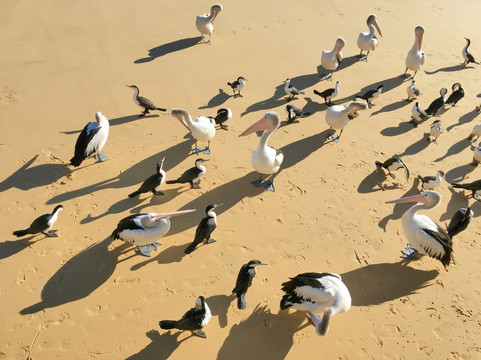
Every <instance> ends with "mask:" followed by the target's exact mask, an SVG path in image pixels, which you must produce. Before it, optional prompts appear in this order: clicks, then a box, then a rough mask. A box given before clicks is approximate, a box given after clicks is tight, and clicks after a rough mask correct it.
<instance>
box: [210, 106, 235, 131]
mask: <svg viewBox="0 0 481 360" xmlns="http://www.w3.org/2000/svg"><path fill="white" fill-rule="evenodd" d="M231 117H232V111H231V110H230V109H227V108H220V109H219V110H217V115H216V116H215V117H214V120H215V123H216V125H219V126H220V128H221V129H222V130H228V129H227V125H224V123H225V122H226V121H227V120H229V119H230V118H231Z"/></svg>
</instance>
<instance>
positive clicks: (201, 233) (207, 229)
mask: <svg viewBox="0 0 481 360" xmlns="http://www.w3.org/2000/svg"><path fill="white" fill-rule="evenodd" d="M220 205H222V204H212V205H209V206H207V207H206V209H205V214H206V215H207V216H206V217H205V218H203V219H202V220H201V221H200V223H199V225H198V226H197V229H196V230H195V237H194V241H192V243H190V244H189V246H187V247H186V248H185V250H184V253H186V254H190V253H191V252H192V251H194V250H195V248H196V247H197V245H199V244H200V243H202V242H204V243H205V244H212V243H213V242H215V240H214V239H211V238H210V236H211V235H212V233H213V232H214V230H215V228H216V227H217V214H216V213H215V212H214V209H215V208H216V207H217V206H220Z"/></svg>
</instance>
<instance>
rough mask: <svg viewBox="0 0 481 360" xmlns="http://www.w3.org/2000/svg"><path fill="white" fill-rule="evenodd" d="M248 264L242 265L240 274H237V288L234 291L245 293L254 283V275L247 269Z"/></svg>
mask: <svg viewBox="0 0 481 360" xmlns="http://www.w3.org/2000/svg"><path fill="white" fill-rule="evenodd" d="M246 268H247V265H242V267H241V269H240V271H239V274H238V275H237V281H236V283H235V288H234V289H233V290H232V292H233V293H236V294H237V293H239V294H242V293H245V292H246V291H247V289H248V288H249V286H251V285H252V279H253V277H252V276H251V275H250V274H249V272H248V271H247V269H246Z"/></svg>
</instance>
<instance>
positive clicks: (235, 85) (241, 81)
mask: <svg viewBox="0 0 481 360" xmlns="http://www.w3.org/2000/svg"><path fill="white" fill-rule="evenodd" d="M246 81H247V79H246V78H245V77H243V76H239V77H238V78H237V80H235V81H233V82H231V83H230V82H228V83H227V85H229V86H230V87H231V88H232V91H234V98H236V97H237V96H240V97H243V96H242V95H241V93H240V92H241V90H242V89H243V88H244V86H246V83H245V82H246ZM236 91H237V94H236V93H235V92H236Z"/></svg>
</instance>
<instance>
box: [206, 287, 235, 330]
mask: <svg viewBox="0 0 481 360" xmlns="http://www.w3.org/2000/svg"><path fill="white" fill-rule="evenodd" d="M235 299H236V296H235V295H234V294H232V295H229V296H227V295H214V296H211V297H210V298H208V299H206V300H205V301H206V302H207V304H209V307H210V311H211V312H212V315H214V316H217V317H218V318H219V326H220V327H221V328H225V327H226V326H227V325H228V322H227V312H228V311H229V306H230V304H231V303H232V301H234V300H235Z"/></svg>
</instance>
